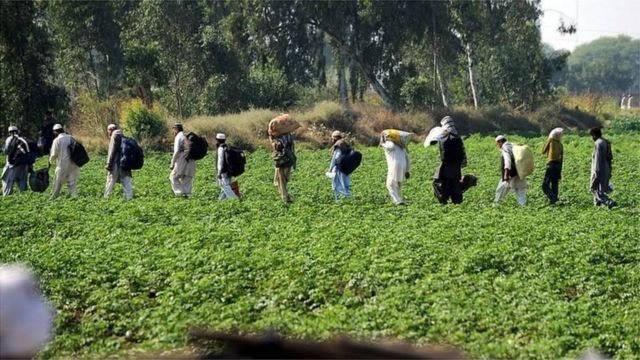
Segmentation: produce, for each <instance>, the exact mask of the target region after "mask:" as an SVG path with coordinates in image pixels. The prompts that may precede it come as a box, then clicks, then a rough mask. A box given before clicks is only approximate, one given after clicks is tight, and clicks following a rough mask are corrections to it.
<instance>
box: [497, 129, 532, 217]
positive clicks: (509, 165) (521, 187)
mask: <svg viewBox="0 0 640 360" xmlns="http://www.w3.org/2000/svg"><path fill="white" fill-rule="evenodd" d="M496 146H497V147H498V149H499V150H500V154H501V156H500V164H501V165H500V172H501V179H500V182H499V183H498V187H497V188H496V196H495V199H494V201H493V202H494V204H495V205H497V204H499V203H500V201H501V200H502V199H504V198H505V197H506V196H507V194H508V193H509V190H510V189H513V191H515V193H516V199H517V200H518V204H520V206H525V205H526V204H527V187H528V186H527V181H526V180H525V179H521V178H520V176H518V171H517V169H516V161H515V158H514V156H513V144H511V143H510V142H508V141H507V138H505V137H504V136H503V135H498V136H497V137H496Z"/></svg>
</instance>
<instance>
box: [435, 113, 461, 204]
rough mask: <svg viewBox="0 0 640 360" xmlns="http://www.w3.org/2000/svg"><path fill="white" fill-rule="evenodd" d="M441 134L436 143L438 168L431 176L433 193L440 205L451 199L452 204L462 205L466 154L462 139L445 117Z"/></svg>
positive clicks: (451, 121) (450, 118) (450, 119)
mask: <svg viewBox="0 0 640 360" xmlns="http://www.w3.org/2000/svg"><path fill="white" fill-rule="evenodd" d="M440 124H441V125H442V134H441V135H440V139H439V141H438V144H439V147H440V166H438V169H436V172H435V174H434V175H433V191H434V194H435V196H436V198H437V199H438V201H439V202H440V203H441V204H446V203H447V202H448V201H449V198H451V202H452V203H454V204H460V203H462V192H463V188H462V183H461V182H460V179H461V178H462V168H463V167H464V166H466V165H467V154H466V152H465V149H464V143H463V142H462V138H460V136H459V135H458V130H457V129H456V127H455V124H454V122H453V118H452V117H451V116H445V117H444V118H443V119H442V121H440Z"/></svg>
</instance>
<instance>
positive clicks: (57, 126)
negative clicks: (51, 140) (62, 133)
mask: <svg viewBox="0 0 640 360" xmlns="http://www.w3.org/2000/svg"><path fill="white" fill-rule="evenodd" d="M53 130H54V131H55V130H62V125H60V124H55V125H53Z"/></svg>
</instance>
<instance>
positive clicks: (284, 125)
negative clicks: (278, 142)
mask: <svg viewBox="0 0 640 360" xmlns="http://www.w3.org/2000/svg"><path fill="white" fill-rule="evenodd" d="M301 127H302V125H300V123H299V122H297V121H296V120H295V119H294V118H293V117H291V115H289V114H283V115H280V116H277V117H275V118H273V119H271V121H269V129H268V132H269V135H271V136H280V135H282V134H288V133H290V132H293V131H296V130H297V129H298V128H301Z"/></svg>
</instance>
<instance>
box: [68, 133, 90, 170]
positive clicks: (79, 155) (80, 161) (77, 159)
mask: <svg viewBox="0 0 640 360" xmlns="http://www.w3.org/2000/svg"><path fill="white" fill-rule="evenodd" d="M69 157H70V158H71V161H73V162H74V163H75V164H76V165H78V166H79V167H83V166H84V165H85V164H86V163H88V162H89V154H87V150H85V148H84V146H82V144H81V143H80V142H78V141H77V140H76V139H71V144H69Z"/></svg>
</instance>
